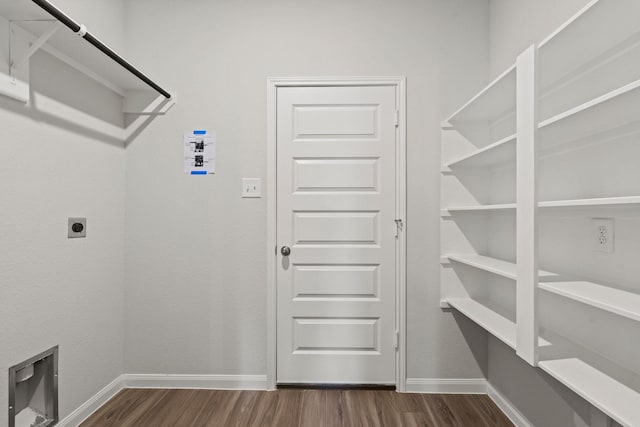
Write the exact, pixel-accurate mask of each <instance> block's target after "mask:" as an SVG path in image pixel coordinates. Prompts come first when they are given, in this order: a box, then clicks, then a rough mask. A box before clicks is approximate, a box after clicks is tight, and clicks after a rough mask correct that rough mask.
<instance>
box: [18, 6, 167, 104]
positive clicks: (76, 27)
mask: <svg viewBox="0 0 640 427" xmlns="http://www.w3.org/2000/svg"><path fill="white" fill-rule="evenodd" d="M33 2H34V3H35V4H37V5H38V6H40V7H41V8H42V9H44V10H45V11H46V12H47V13H49V14H50V15H51V16H53V17H54V18H55V19H57V20H58V21H60V22H61V23H62V24H63V25H64V26H66V27H67V28H69V29H70V30H71V31H73V32H74V33H76V34H77V35H79V36H80V37H82V38H83V39H85V40H86V41H88V42H89V43H91V44H92V45H93V46H94V47H96V48H97V49H98V50H100V51H101V52H102V53H104V54H105V55H107V56H108V57H109V58H111V59H113V60H114V61H115V62H117V63H118V64H120V66H122V67H123V68H125V69H126V70H127V71H129V72H130V73H131V74H133V75H134V76H136V77H137V78H139V79H140V80H142V81H143V82H144V83H145V84H147V85H148V86H149V87H151V88H153V89H154V90H155V91H156V92H158V93H160V94H161V95H162V96H164V97H165V98H167V99H171V94H170V93H169V92H167V91H166V90H164V89H163V88H162V87H160V86H159V85H158V84H157V83H155V82H154V81H153V80H151V79H150V78H149V77H147V76H146V75H145V74H144V73H142V72H141V71H140V70H138V69H137V68H136V67H134V66H133V65H131V64H130V63H129V62H128V61H127V60H126V59H124V58H123V57H121V56H120V55H118V54H117V53H116V52H115V51H113V50H112V49H111V48H109V47H108V46H107V45H105V44H104V43H102V42H101V41H100V40H99V39H98V38H97V37H95V36H94V35H93V34H91V33H90V32H89V31H87V28H86V27H85V26H84V25H81V24H78V23H77V22H75V21H74V20H73V19H71V18H70V17H69V16H67V15H66V14H65V13H64V12H62V11H61V10H60V9H58V8H57V7H55V6H54V5H53V4H51V3H50V2H48V1H47V0H33ZM51 35H53V34H51ZM43 36H44V35H43ZM49 37H51V36H49ZM41 38H42V37H41ZM39 40H40V39H39ZM45 42H46V40H45ZM43 43H44V42H43ZM30 50H31V49H30ZM36 50H37V49H36ZM27 59H28V58H27Z"/></svg>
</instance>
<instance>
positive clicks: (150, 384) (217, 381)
mask: <svg viewBox="0 0 640 427" xmlns="http://www.w3.org/2000/svg"><path fill="white" fill-rule="evenodd" d="M121 378H122V381H123V384H124V388H169V389H178V388H180V389H206V390H266V389H267V376H266V375H175V374H124V375H122V377H121Z"/></svg>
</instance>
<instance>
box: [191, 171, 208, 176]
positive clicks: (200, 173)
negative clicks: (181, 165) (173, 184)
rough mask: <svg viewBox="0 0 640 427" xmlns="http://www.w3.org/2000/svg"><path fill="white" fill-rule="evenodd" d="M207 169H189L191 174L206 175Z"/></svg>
mask: <svg viewBox="0 0 640 427" xmlns="http://www.w3.org/2000/svg"><path fill="white" fill-rule="evenodd" d="M206 174H207V171H191V175H206Z"/></svg>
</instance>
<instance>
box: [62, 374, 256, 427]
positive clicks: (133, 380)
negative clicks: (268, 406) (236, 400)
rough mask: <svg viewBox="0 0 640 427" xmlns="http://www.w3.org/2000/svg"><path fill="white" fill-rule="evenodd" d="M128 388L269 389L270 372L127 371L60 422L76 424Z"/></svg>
mask: <svg viewBox="0 0 640 427" xmlns="http://www.w3.org/2000/svg"><path fill="white" fill-rule="evenodd" d="M125 388H197V389H212V390H267V376H266V375H167V374H123V375H120V376H119V377H118V378H116V379H115V380H113V381H112V382H111V383H110V384H108V385H107V386H106V387H104V388H103V389H102V390H100V391H99V392H98V393H96V394H95V395H94V396H93V397H91V398H90V399H89V400H87V401H86V402H85V403H83V404H82V405H80V407H79V408H78V409H76V410H75V411H73V412H72V413H71V414H69V415H68V416H66V417H65V418H64V419H63V420H62V421H60V422H59V423H58V424H56V425H57V426H59V427H75V426H77V425H79V424H80V423H82V422H83V421H84V420H86V419H87V418H89V416H90V415H91V414H93V413H94V412H95V411H97V410H98V409H100V407H101V406H102V405H104V404H105V403H107V402H108V401H109V399H111V398H112V397H113V396H115V395H116V394H117V393H118V392H119V391H121V390H123V389H125Z"/></svg>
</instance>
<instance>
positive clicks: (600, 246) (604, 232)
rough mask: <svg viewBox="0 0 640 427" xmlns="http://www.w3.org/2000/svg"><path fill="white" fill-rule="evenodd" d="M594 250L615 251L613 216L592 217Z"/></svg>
mask: <svg viewBox="0 0 640 427" xmlns="http://www.w3.org/2000/svg"><path fill="white" fill-rule="evenodd" d="M591 236H592V240H593V250H594V251H596V252H606V253H613V250H614V244H615V237H616V233H615V223H614V221H613V218H591Z"/></svg>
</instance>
